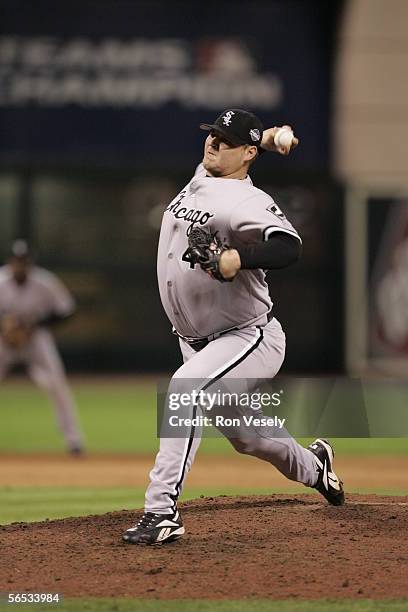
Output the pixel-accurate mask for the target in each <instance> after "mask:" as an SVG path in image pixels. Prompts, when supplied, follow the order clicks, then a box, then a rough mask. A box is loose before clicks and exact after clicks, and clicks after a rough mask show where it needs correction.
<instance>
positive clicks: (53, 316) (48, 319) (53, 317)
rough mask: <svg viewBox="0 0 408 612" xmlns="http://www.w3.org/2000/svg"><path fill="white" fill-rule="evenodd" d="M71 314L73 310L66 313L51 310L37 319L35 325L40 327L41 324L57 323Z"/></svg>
mask: <svg viewBox="0 0 408 612" xmlns="http://www.w3.org/2000/svg"><path fill="white" fill-rule="evenodd" d="M73 314H74V313H73V312H70V313H68V314H64V315H61V314H57V313H56V312H52V313H50V314H49V315H47V316H45V317H43V318H42V319H40V320H39V321H37V322H36V326H37V327H41V326H48V325H55V324H57V323H62V321H66V320H67V319H69V318H70V317H72V315H73Z"/></svg>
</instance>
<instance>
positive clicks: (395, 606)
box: [0, 598, 408, 612]
mask: <svg viewBox="0 0 408 612" xmlns="http://www.w3.org/2000/svg"><path fill="white" fill-rule="evenodd" d="M16 608H18V609H22V608H23V609H35V610H38V611H39V612H45V611H46V610H51V609H52V610H58V611H59V612H77V611H79V610H81V611H84V612H328V611H330V612H404V611H406V610H408V600H393V599H387V600H383V601H372V600H368V599H360V600H353V599H344V600H328V599H321V600H319V599H317V600H312V601H305V600H303V601H290V600H283V601H282V600H280V601H274V600H265V599H244V600H241V601H228V600H221V601H214V600H212V601H207V600H200V599H193V600H191V599H190V600H180V599H179V600H173V601H161V600H147V599H96V598H95V599H82V598H78V599H66V600H63V601H62V602H61V603H60V604H56V605H51V604H48V605H40V604H37V605H31V606H30V605H24V606H18V605H13V606H12V608H10V606H7V605H1V604H0V611H1V612H6V611H7V612H9V611H10V610H11V609H16Z"/></svg>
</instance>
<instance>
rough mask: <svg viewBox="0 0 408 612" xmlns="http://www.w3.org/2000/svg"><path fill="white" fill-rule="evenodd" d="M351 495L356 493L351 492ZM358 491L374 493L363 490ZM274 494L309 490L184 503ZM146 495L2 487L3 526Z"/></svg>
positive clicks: (127, 505) (190, 492) (190, 494)
mask: <svg viewBox="0 0 408 612" xmlns="http://www.w3.org/2000/svg"><path fill="white" fill-rule="evenodd" d="M348 492H350V493H351V492H353V491H350V489H348ZM355 492H356V493H357V492H358V493H360V494H364V493H372V491H366V490H361V489H359V490H358V491H357V490H356V491H355ZM271 493H288V494H293V493H296V494H297V495H302V494H306V493H310V491H309V490H307V489H305V488H304V487H301V486H298V485H296V484H295V485H292V484H290V483H288V485H287V486H286V487H282V488H279V489H278V488H275V489H273V490H271V489H270V488H267V487H265V488H247V487H242V488H238V487H205V488H204V487H201V488H197V487H187V488H186V492H185V494H183V495H182V497H181V501H187V500H189V499H196V498H198V497H200V496H205V497H215V496H218V495H270V494H271ZM144 494H145V489H144V488H142V487H133V488H130V487H126V488H122V487H95V488H89V487H87V488H79V487H2V488H0V525H6V524H8V523H13V522H32V521H44V520H46V519H58V518H64V517H69V516H87V515H89V514H104V513H105V512H112V511H115V510H124V509H127V510H133V509H139V508H142V507H143V505H144ZM376 494H378V495H404V494H405V493H404V492H401V491H400V490H393V489H378V490H377V489H376ZM316 496H317V494H316ZM316 499H318V497H316Z"/></svg>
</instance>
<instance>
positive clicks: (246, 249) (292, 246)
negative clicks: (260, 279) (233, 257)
mask: <svg viewBox="0 0 408 612" xmlns="http://www.w3.org/2000/svg"><path fill="white" fill-rule="evenodd" d="M236 250H237V251H238V253H239V256H240V259H241V269H242V270H255V269H257V268H261V269H263V270H273V269H279V268H286V266H290V265H291V264H293V263H295V262H296V261H297V260H298V259H299V258H300V255H301V253H302V245H301V243H300V240H298V239H297V238H295V237H294V236H291V235H290V234H287V233H285V232H274V233H273V234H272V235H271V236H270V238H269V240H267V241H266V242H259V243H255V244H249V245H245V246H240V247H236Z"/></svg>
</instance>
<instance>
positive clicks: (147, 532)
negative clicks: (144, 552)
mask: <svg viewBox="0 0 408 612" xmlns="http://www.w3.org/2000/svg"><path fill="white" fill-rule="evenodd" d="M184 531H185V530H184V527H183V521H182V520H181V516H180V514H179V512H178V510H176V512H175V514H155V513H154V512H145V513H144V515H143V516H142V518H141V519H140V521H139V522H138V523H137V524H136V525H135V526H134V527H130V529H128V530H127V531H125V533H124V534H123V536H122V538H123V540H125V542H129V543H130V544H163V543H164V542H166V543H167V542H173V541H174V540H177V539H178V538H180V537H181V536H182V535H183V533H184Z"/></svg>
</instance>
